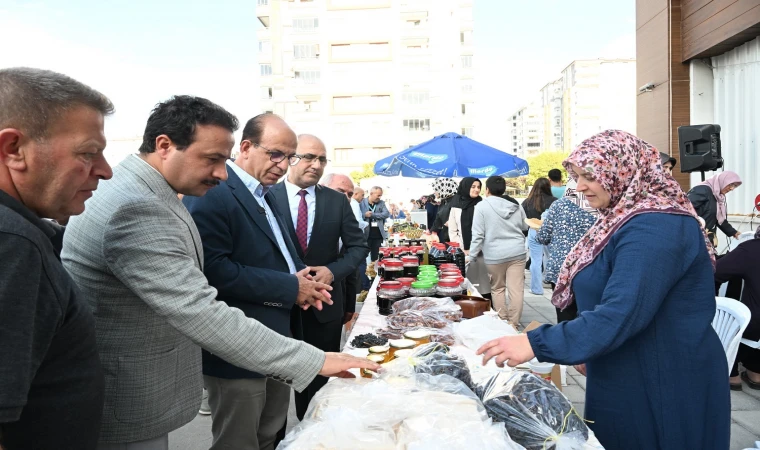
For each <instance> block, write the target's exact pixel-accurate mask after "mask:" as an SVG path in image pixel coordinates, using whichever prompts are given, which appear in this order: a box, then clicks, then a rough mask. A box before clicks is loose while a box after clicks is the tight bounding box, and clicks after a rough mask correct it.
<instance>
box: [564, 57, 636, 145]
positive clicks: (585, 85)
mask: <svg viewBox="0 0 760 450" xmlns="http://www.w3.org/2000/svg"><path fill="white" fill-rule="evenodd" d="M562 127H563V129H562V139H563V147H564V150H565V151H570V150H572V149H573V148H575V147H576V146H577V145H578V144H580V143H581V142H583V140H584V139H586V138H588V137H589V136H592V135H594V134H596V133H598V132H600V131H602V130H606V129H610V128H614V129H618V130H624V131H628V132H631V133H635V132H636V60H635V59H592V60H576V61H573V62H572V63H570V65H568V66H567V67H566V68H565V69H564V70H563V71H562Z"/></svg>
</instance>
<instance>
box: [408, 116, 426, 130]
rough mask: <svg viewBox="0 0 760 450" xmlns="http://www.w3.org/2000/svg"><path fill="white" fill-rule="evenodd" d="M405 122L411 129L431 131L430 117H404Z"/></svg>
mask: <svg viewBox="0 0 760 450" xmlns="http://www.w3.org/2000/svg"><path fill="white" fill-rule="evenodd" d="M403 123H404V128H406V129H407V130H409V131H430V119H404V122H403Z"/></svg>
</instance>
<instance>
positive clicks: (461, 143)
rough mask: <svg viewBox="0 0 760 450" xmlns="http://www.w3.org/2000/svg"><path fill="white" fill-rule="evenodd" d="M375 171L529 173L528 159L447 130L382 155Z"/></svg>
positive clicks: (478, 175) (454, 174) (469, 174)
mask: <svg viewBox="0 0 760 450" xmlns="http://www.w3.org/2000/svg"><path fill="white" fill-rule="evenodd" d="M374 172H375V173H376V174H377V175H383V176H386V177H394V176H398V175H401V176H402V177H415V178H436V177H476V178H486V177H490V176H491V175H501V176H503V177H508V178H513V177H519V176H522V175H527V174H528V163H527V161H525V160H524V159H521V158H518V157H516V156H512V155H510V154H508V153H505V152H502V151H501V150H497V149H495V148H493V147H489V146H487V145H485V144H481V143H480V142H478V141H474V140H472V139H470V138H468V137H466V136H462V135H459V134H456V133H446V134H442V135H440V136H436V137H434V138H433V139H431V140H429V141H427V142H423V143H422V144H419V145H416V146H414V147H410V148H408V149H406V150H404V151H402V152H399V153H396V154H395V155H392V156H389V157H387V158H383V159H381V160H380V161H378V162H377V163H375V168H374Z"/></svg>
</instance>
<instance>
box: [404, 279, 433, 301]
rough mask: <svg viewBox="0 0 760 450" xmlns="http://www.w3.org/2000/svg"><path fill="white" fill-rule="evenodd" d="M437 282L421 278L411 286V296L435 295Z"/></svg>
mask: <svg viewBox="0 0 760 450" xmlns="http://www.w3.org/2000/svg"><path fill="white" fill-rule="evenodd" d="M435 284H436V283H435V282H433V281H427V280H421V281H415V282H414V283H412V287H411V288H409V296H410V297H435V294H436V292H435Z"/></svg>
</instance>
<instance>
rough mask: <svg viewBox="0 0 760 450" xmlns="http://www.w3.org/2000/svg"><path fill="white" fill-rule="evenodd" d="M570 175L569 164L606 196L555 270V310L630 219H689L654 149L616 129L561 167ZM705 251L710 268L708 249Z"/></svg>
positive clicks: (580, 148) (707, 243)
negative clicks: (596, 216) (607, 200)
mask: <svg viewBox="0 0 760 450" xmlns="http://www.w3.org/2000/svg"><path fill="white" fill-rule="evenodd" d="M562 164H563V165H564V166H565V169H567V172H568V173H569V174H570V176H571V177H572V178H573V179H575V180H577V175H576V174H575V172H574V171H573V170H572V166H573V165H575V166H577V167H580V168H581V169H582V170H585V171H586V172H587V173H589V174H591V175H592V176H593V178H594V180H596V181H598V182H599V183H600V184H601V185H602V187H603V188H604V190H605V191H606V192H607V193H609V195H610V204H609V206H607V207H606V208H601V209H599V219H598V220H597V221H596V223H595V224H594V226H592V227H591V228H590V229H589V230H588V231H587V232H586V234H585V235H584V236H583V237H582V238H581V239H580V241H578V243H577V244H576V245H575V247H573V249H572V250H571V251H570V253H569V254H568V255H567V259H565V262H564V264H562V267H561V269H560V273H559V278H558V279H557V287H556V289H555V290H554V295H553V296H552V303H553V304H554V305H555V306H556V307H557V308H560V309H565V308H567V306H568V305H570V304H571V303H573V301H574V300H575V299H574V297H573V292H572V289H570V286H571V283H572V280H573V278H574V277H575V275H577V274H578V273H579V272H580V271H581V270H583V269H584V268H585V267H586V266H588V265H589V264H591V263H592V262H593V261H594V259H595V258H596V257H597V255H599V254H600V253H601V252H602V250H604V247H605V246H606V245H607V243H608V242H609V240H610V238H611V237H612V235H613V234H615V232H616V231H617V230H619V229H620V227H622V226H623V225H624V224H625V223H626V222H628V221H629V220H631V219H632V218H633V217H635V216H637V215H639V214H644V213H652V212H660V213H663V212H664V213H668V214H680V215H685V216H692V217H694V220H697V213H696V212H695V211H694V207H693V206H692V205H691V202H690V201H689V199H688V198H687V197H686V194H685V193H684V192H683V190H682V189H681V186H679V184H678V183H677V182H676V180H675V179H674V178H673V177H672V176H670V175H668V174H666V173H664V172H663V171H662V163H661V162H660V155H659V153H658V152H657V150H656V149H655V148H654V147H652V146H651V145H649V144H648V143H646V142H644V141H643V140H641V139H639V138H637V137H636V136H634V135H632V134H630V133H627V132H625V131H619V130H607V131H603V132H601V133H599V134H597V135H595V136H592V137H590V138H589V139H586V140H585V141H583V142H582V143H581V144H580V145H579V146H578V147H577V148H576V149H575V150H574V151H573V152H572V153H571V154H570V156H568V158H567V159H566V160H565V161H564V162H563V163H562ZM703 234H704V240H705V246H706V247H707V251H708V252H709V253H710V258H711V259H712V261H713V266H714V265H715V257H714V254H713V250H712V245H711V244H710V241H709V240H708V239H707V234H706V233H703Z"/></svg>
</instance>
